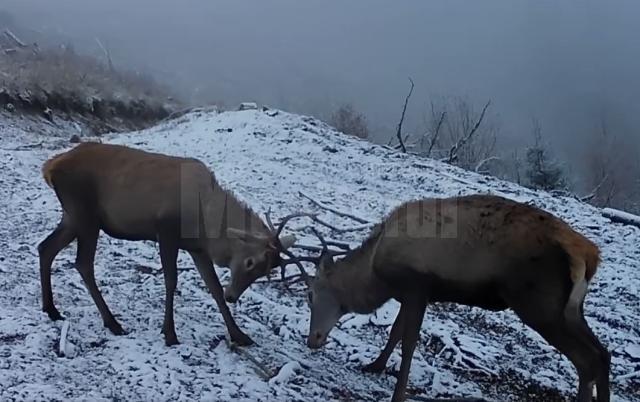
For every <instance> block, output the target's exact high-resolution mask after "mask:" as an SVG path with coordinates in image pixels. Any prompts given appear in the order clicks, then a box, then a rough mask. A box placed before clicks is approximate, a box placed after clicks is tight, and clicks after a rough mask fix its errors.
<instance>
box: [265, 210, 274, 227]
mask: <svg viewBox="0 0 640 402" xmlns="http://www.w3.org/2000/svg"><path fill="white" fill-rule="evenodd" d="M264 218H265V220H266V221H267V226H268V227H269V230H270V231H272V232H275V231H276V228H275V226H273V222H272V221H271V207H269V209H268V210H267V212H265V214H264Z"/></svg>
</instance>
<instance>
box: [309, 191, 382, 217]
mask: <svg viewBox="0 0 640 402" xmlns="http://www.w3.org/2000/svg"><path fill="white" fill-rule="evenodd" d="M298 194H299V195H300V197H304V198H306V199H307V200H309V201H311V203H312V204H313V205H315V206H317V207H318V208H320V209H324V210H325V211H329V212H332V213H334V214H336V215H338V216H342V217H344V218H349V219H353V220H354V221H356V222H359V223H370V222H369V221H368V220H366V219H363V218H360V217H357V216H355V215H351V214H348V213H346V212H342V211H338V210H337V209H335V208H332V207H330V206H327V205H325V204H323V203H321V202H319V201H316V200H314V199H313V198H311V197H309V196H308V195H306V194H304V193H303V192H302V191H298Z"/></svg>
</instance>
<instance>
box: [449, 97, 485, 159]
mask: <svg viewBox="0 0 640 402" xmlns="http://www.w3.org/2000/svg"><path fill="white" fill-rule="evenodd" d="M490 105H491V100H488V101H487V103H486V104H485V105H484V107H483V108H482V113H480V117H479V118H478V121H476V124H475V125H474V126H473V128H472V129H471V131H469V134H467V135H466V136H464V137H462V138H460V139H459V140H458V142H456V143H455V144H454V145H453V146H452V147H451V149H450V150H449V158H448V159H447V163H453V162H455V161H456V160H457V159H458V151H459V150H460V148H462V147H463V146H464V145H465V144H466V143H467V142H469V141H470V140H471V138H473V135H474V134H475V133H476V131H478V128H480V124H482V120H484V115H485V114H486V112H487V109H488V108H489V106H490Z"/></svg>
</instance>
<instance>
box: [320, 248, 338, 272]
mask: <svg viewBox="0 0 640 402" xmlns="http://www.w3.org/2000/svg"><path fill="white" fill-rule="evenodd" d="M333 264H334V262H333V257H331V256H330V255H329V253H323V254H322V256H321V257H320V263H319V264H318V272H319V274H320V275H324V274H327V273H329V271H330V270H331V268H333Z"/></svg>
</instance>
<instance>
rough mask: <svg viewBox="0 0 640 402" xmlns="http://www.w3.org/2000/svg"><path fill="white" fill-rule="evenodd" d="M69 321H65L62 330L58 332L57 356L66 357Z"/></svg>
mask: <svg viewBox="0 0 640 402" xmlns="http://www.w3.org/2000/svg"><path fill="white" fill-rule="evenodd" d="M69 325H70V324H69V321H65V322H64V324H62V330H61V331H60V344H59V345H58V354H59V355H60V356H66V355H67V335H68V334H69Z"/></svg>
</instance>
